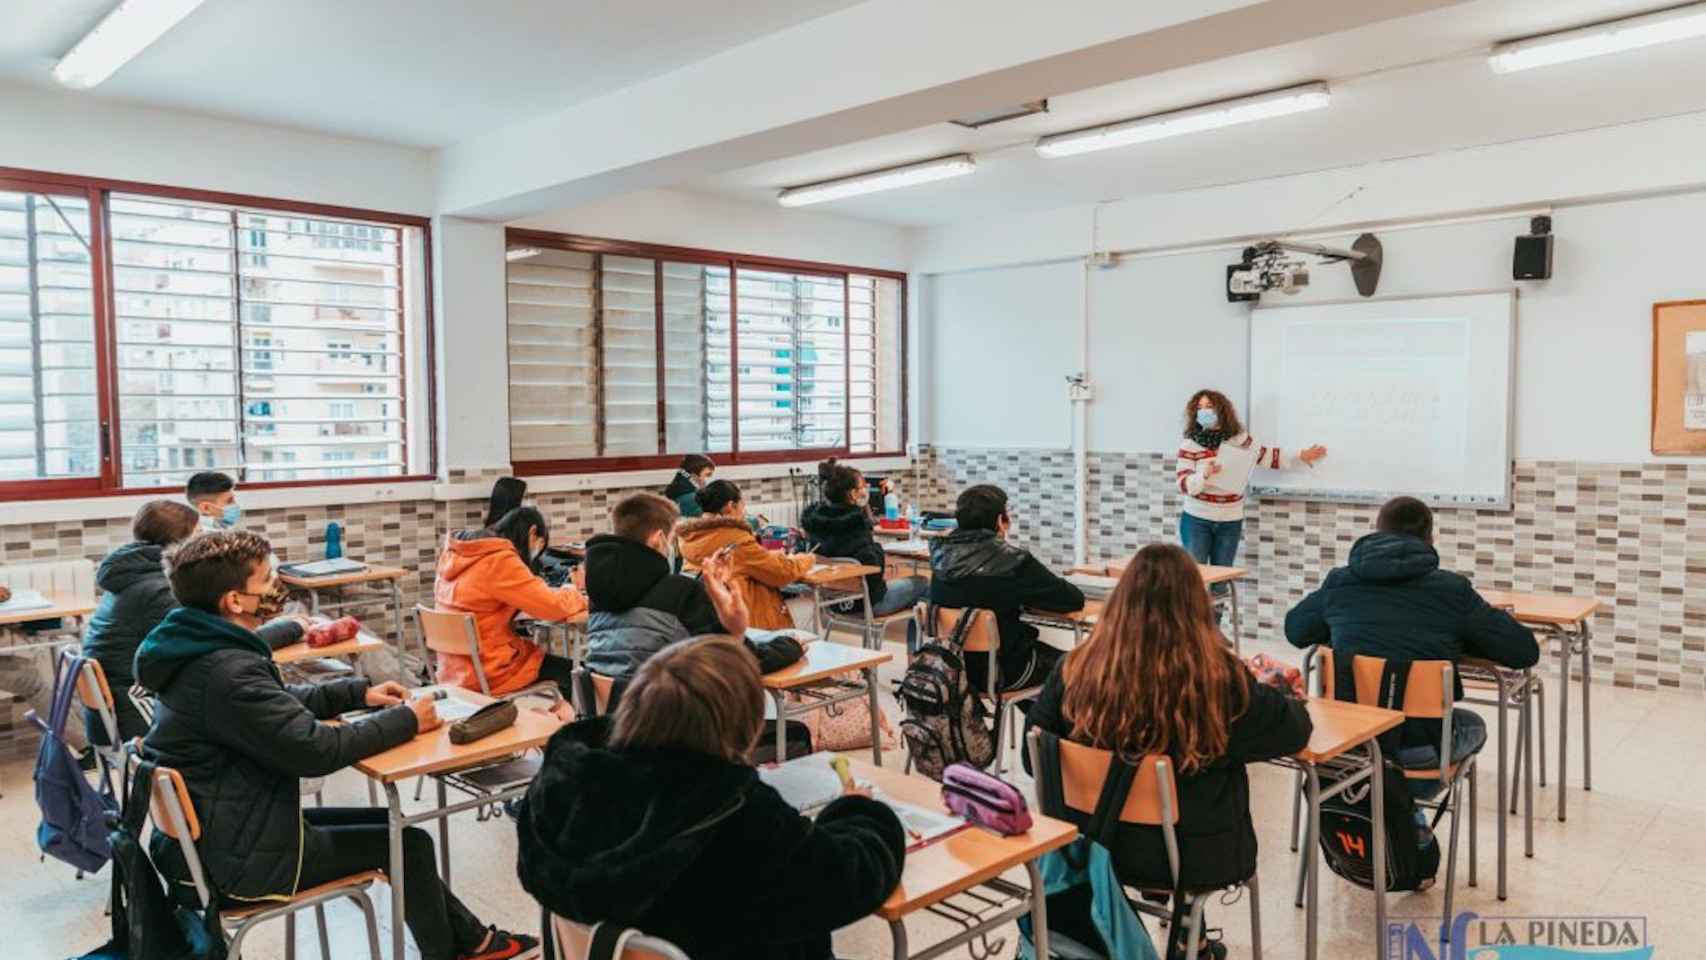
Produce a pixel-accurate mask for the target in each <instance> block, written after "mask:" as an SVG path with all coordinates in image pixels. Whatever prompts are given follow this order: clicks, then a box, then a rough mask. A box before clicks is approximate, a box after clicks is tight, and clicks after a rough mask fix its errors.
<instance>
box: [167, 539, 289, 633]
mask: <svg viewBox="0 0 1706 960" xmlns="http://www.w3.org/2000/svg"><path fill="white" fill-rule="evenodd" d="M271 556H272V544H270V543H268V542H267V538H266V537H263V536H261V535H260V534H258V533H248V532H246V531H240V530H233V531H225V530H221V531H217V532H213V533H204V534H201V535H200V536H197V537H191V538H190V539H188V540H185V541H184V542H183V543H180V544H178V545H177V546H175V547H172V548H171V549H169V550H167V551H166V579H167V580H169V581H171V584H172V596H174V597H176V598H177V599H178V603H179V604H180V605H182V606H186V607H194V608H195V609H197V610H205V611H207V612H208V613H218V612H219V598H220V597H223V596H225V595H226V594H227V593H229V592H231V591H232V590H241V589H243V585H244V584H246V583H248V582H249V577H250V576H252V575H253V574H254V572H255V566H256V564H262V563H266V562H267V559H268V558H269V557H271Z"/></svg>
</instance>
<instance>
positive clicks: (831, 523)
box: [800, 461, 930, 616]
mask: <svg viewBox="0 0 1706 960" xmlns="http://www.w3.org/2000/svg"><path fill="white" fill-rule="evenodd" d="M818 472H819V474H820V475H821V476H822V478H823V499H822V500H819V501H818V502H817V503H814V504H812V505H811V506H809V507H807V508H806V512H805V513H803V514H801V515H800V528H801V529H803V530H804V531H805V532H806V536H807V537H808V538H809V539H810V540H811V541H812V542H813V543H814V544H815V546H814V548H813V549H814V550H815V551H816V553H817V555H818V556H820V557H835V558H851V559H854V560H857V561H859V562H860V563H862V564H865V565H866V566H871V567H876V568H877V569H878V570H879V571H881V570H883V569H884V568H885V566H886V565H887V563H888V555H887V554H885V553H883V548H882V545H881V544H879V543H877V538H876V535H875V534H874V533H872V532H871V531H872V525H871V510H870V506H869V503H870V498H871V488H870V485H869V484H867V483H866V482H865V475H864V474H862V473H860V472H859V471H857V470H855V469H853V468H852V467H844V466H841V465H839V464H836V463H835V462H834V461H828V462H826V463H825V465H824V466H823V467H820V468H819V471H818ZM865 588H866V590H868V591H869V592H870V594H871V612H872V613H874V614H876V615H877V616H887V615H888V614H891V613H899V612H900V611H902V610H905V609H907V608H908V607H911V606H912V605H913V604H915V603H917V602H918V601H920V600H922V599H924V597H925V596H926V595H927V594H928V593H929V591H930V581H929V580H927V579H925V578H924V577H902V578H901V579H899V580H894V581H888V580H884V579H883V575H882V573H880V572H879V573H873V574H871V575H870V576H867V577H866V578H865Z"/></svg>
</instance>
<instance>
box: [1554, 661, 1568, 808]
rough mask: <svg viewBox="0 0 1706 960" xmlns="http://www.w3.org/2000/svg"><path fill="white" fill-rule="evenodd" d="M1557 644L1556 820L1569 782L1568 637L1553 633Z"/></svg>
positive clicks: (1566, 795)
mask: <svg viewBox="0 0 1706 960" xmlns="http://www.w3.org/2000/svg"><path fill="white" fill-rule="evenodd" d="M1552 639H1553V640H1554V641H1556V643H1557V645H1558V822H1560V823H1562V822H1563V821H1564V818H1565V814H1566V813H1567V812H1568V811H1567V810H1566V805H1567V802H1568V793H1567V791H1568V787H1569V783H1570V652H1571V651H1570V637H1569V634H1566V633H1564V632H1562V631H1558V632H1556V633H1554V634H1553V637H1552Z"/></svg>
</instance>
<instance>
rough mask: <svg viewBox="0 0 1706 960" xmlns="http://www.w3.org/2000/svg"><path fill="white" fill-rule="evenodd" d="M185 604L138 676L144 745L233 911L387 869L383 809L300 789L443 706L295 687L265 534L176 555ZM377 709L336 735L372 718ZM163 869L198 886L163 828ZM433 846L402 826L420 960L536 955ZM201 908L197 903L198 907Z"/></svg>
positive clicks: (364, 687) (416, 728)
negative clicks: (483, 918)
mask: <svg viewBox="0 0 1706 960" xmlns="http://www.w3.org/2000/svg"><path fill="white" fill-rule="evenodd" d="M165 566H166V576H167V577H168V578H169V579H170V581H171V584H172V594H173V595H174V596H175V597H176V598H177V600H178V602H179V603H180V604H182V606H180V607H179V608H178V609H176V610H173V611H172V612H171V613H169V614H167V615H166V619H165V620H164V621H162V622H161V624H160V625H159V626H158V627H156V628H155V629H154V631H153V632H152V633H150V634H149V635H148V638H147V639H146V640H144V641H143V643H142V647H141V649H140V650H138V651H137V654H136V676H137V679H138V680H140V681H141V682H142V683H143V685H145V686H147V687H148V688H149V689H150V690H153V691H155V692H156V693H157V694H158V695H159V703H158V706H157V707H156V712H155V714H154V723H153V726H152V727H151V728H150V729H149V731H148V735H147V736H146V737H145V738H144V740H143V750H144V752H145V754H146V755H147V756H148V758H149V759H151V760H154V761H155V762H157V763H159V764H161V765H163V766H168V767H173V768H175V769H176V770H177V771H178V772H179V773H181V774H183V777H184V783H185V785H186V786H187V787H188V788H189V794H190V802H191V803H192V804H193V805H194V807H195V812H196V816H197V817H198V818H199V819H200V820H201V840H200V841H199V842H198V844H197V850H198V851H199V853H200V855H201V862H202V865H203V866H204V867H205V868H206V869H207V879H208V881H209V883H210V884H211V885H212V887H213V888H214V889H216V890H218V891H219V892H220V893H221V894H223V895H224V897H225V900H226V902H227V904H228V905H231V906H236V905H243V904H249V903H253V902H255V901H257V900H265V899H268V898H275V897H281V896H289V895H291V894H293V893H295V892H297V891H299V890H306V889H308V888H310V887H314V886H318V885H320V884H323V883H329V882H331V881H333V880H337V879H339V878H342V877H345V876H348V875H350V874H352V873H359V872H361V871H363V870H386V869H389V867H390V846H389V841H388V837H389V828H388V827H387V825H386V814H385V811H384V810H383V809H380V808H377V807H371V808H334V807H310V808H307V809H303V808H302V805H301V802H300V798H299V796H298V784H297V781H298V779H299V778H303V777H324V776H327V775H328V774H331V773H335V772H336V771H338V770H342V769H343V768H345V767H347V766H349V765H350V764H352V763H355V762H356V761H358V760H361V759H363V758H366V757H370V756H373V755H374V754H377V753H381V752H383V751H385V750H389V749H391V748H392V747H396V746H398V745H400V744H404V743H407V742H408V741H410V740H411V739H413V738H414V737H415V735H416V734H417V733H420V732H424V731H428V730H432V729H433V728H434V727H437V726H438V723H439V720H438V714H437V712H436V711H435V710H434V708H433V701H432V700H431V699H420V700H413V701H410V700H407V697H408V692H407V691H405V690H404V689H403V688H402V687H401V686H399V685H398V684H396V683H394V682H388V683H382V684H379V685H377V686H372V685H370V683H369V681H368V680H366V679H365V678H362V677H351V678H348V679H340V680H331V681H327V682H325V683H319V684H313V685H305V686H289V687H287V686H285V685H284V684H283V683H281V682H280V681H279V678H278V670H277V668H276V667H274V666H273V662H272V652H271V651H270V650H268V649H267V645H266V644H265V643H264V642H262V641H261V639H260V638H259V637H257V636H256V635H255V632H254V631H255V628H256V627H258V626H259V625H260V624H261V623H262V621H264V620H265V619H266V618H267V617H268V616H269V613H270V612H273V611H276V609H277V606H276V605H277V604H278V603H280V602H282V598H283V595H284V591H283V590H282V589H281V587H280V585H279V583H278V580H277V576H276V574H275V573H274V570H273V558H272V546H271V545H270V544H268V543H267V541H266V540H265V539H263V538H261V537H259V536H256V535H255V534H252V533H241V532H229V533H208V534H203V535H201V536H199V537H195V538H193V539H191V540H188V541H185V542H184V543H181V544H178V545H177V546H175V547H173V548H172V549H170V550H168V551H166V555H165ZM364 706H365V707H378V708H380V709H379V711H378V712H377V713H374V714H372V715H371V716H368V717H366V718H364V719H362V720H359V721H356V722H353V723H338V724H332V723H325V722H323V721H325V720H327V719H330V718H332V717H336V716H337V715H338V714H340V713H344V712H346V711H349V710H355V709H359V708H361V707H364ZM152 846H153V855H154V863H155V864H156V865H157V866H158V868H159V869H160V872H161V873H162V874H164V875H165V876H166V877H167V879H168V881H169V882H170V883H171V885H172V886H173V887H174V888H175V889H176V890H177V892H178V893H179V894H180V895H183V894H184V892H185V891H186V890H187V885H188V884H189V882H190V878H189V873H188V868H187V867H186V865H185V862H184V859H183V856H182V854H181V853H180V852H179V850H178V845H177V841H175V840H172V839H171V838H169V837H167V836H166V835H165V834H164V833H161V832H159V831H155V833H154V837H153V841H152ZM437 863H438V861H437V860H435V859H434V853H433V844H432V838H431V837H430V836H429V835H428V834H427V832H426V831H425V830H422V829H421V828H419V827H405V828H404V829H403V870H404V874H403V879H404V890H405V898H406V899H405V902H404V904H403V909H404V918H405V919H406V920H407V921H408V924H409V929H410V930H411V931H412V932H413V933H414V935H415V943H416V944H417V945H418V946H419V947H420V953H421V957H422V958H423V960H456V958H463V960H475V958H478V960H499V958H507V957H515V956H518V955H520V954H522V953H524V952H526V951H528V950H531V949H533V948H535V947H536V946H537V941H536V940H535V939H534V938H532V937H527V936H522V935H519V934H510V933H505V932H502V931H500V930H497V929H496V928H493V927H487V926H485V925H483V924H481V923H480V921H479V920H477V919H475V917H474V915H473V914H472V913H470V912H469V911H468V908H467V907H465V906H463V905H462V903H461V902H460V901H458V900H457V899H456V897H455V896H454V895H453V894H451V892H450V891H449V890H448V889H446V888H445V886H444V884H443V883H442V882H441V881H440V880H439V876H438V869H437ZM190 896H191V898H193V894H191V895H190Z"/></svg>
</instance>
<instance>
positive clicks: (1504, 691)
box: [1382, 670, 1522, 936]
mask: <svg viewBox="0 0 1706 960" xmlns="http://www.w3.org/2000/svg"><path fill="white" fill-rule="evenodd" d="M1493 677H1494V679H1495V680H1496V681H1497V683H1498V685H1499V788H1498V790H1497V791H1496V792H1495V793H1494V794H1493V796H1495V797H1497V798H1498V801H1497V802H1496V803H1494V804H1493V805H1494V806H1496V807H1497V806H1503V804H1504V802H1505V800H1504V797H1505V778H1506V776H1507V773H1506V769H1507V767H1506V763H1505V757H1506V753H1507V750H1508V749H1509V748H1507V747H1506V746H1505V715H1506V714H1507V713H1509V712H1510V683H1509V682H1508V681H1507V680H1506V679H1505V672H1504V671H1503V670H1494V671H1493ZM1521 737H1522V734H1521V733H1518V734H1517V738H1518V739H1519V740H1520V739H1521ZM1511 779H1513V780H1514V779H1515V778H1514V777H1512V778H1511ZM1469 793H1470V796H1471V797H1473V796H1474V793H1475V791H1474V789H1473V788H1471V789H1470V791H1469ZM1469 805H1470V807H1474V805H1475V803H1474V801H1473V800H1471V801H1470V804H1469ZM1453 816H1455V814H1453ZM1493 819H1495V820H1497V821H1498V822H1499V836H1498V842H1499V899H1500V900H1503V899H1504V898H1505V843H1506V835H1507V833H1508V828H1507V825H1506V823H1505V815H1504V811H1503V810H1500V811H1499V815H1498V816H1496V817H1494V818H1493ZM1469 845H1470V846H1471V847H1473V846H1474V845H1475V831H1473V830H1471V831H1469ZM1469 864H1470V866H1469V870H1470V872H1471V873H1473V872H1474V870H1475V866H1474V864H1475V855H1474V854H1473V853H1471V854H1470V855H1469ZM1449 919H1450V918H1449V917H1448V918H1447V920H1449ZM1382 935H1383V936H1384V931H1383V932H1382Z"/></svg>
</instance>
